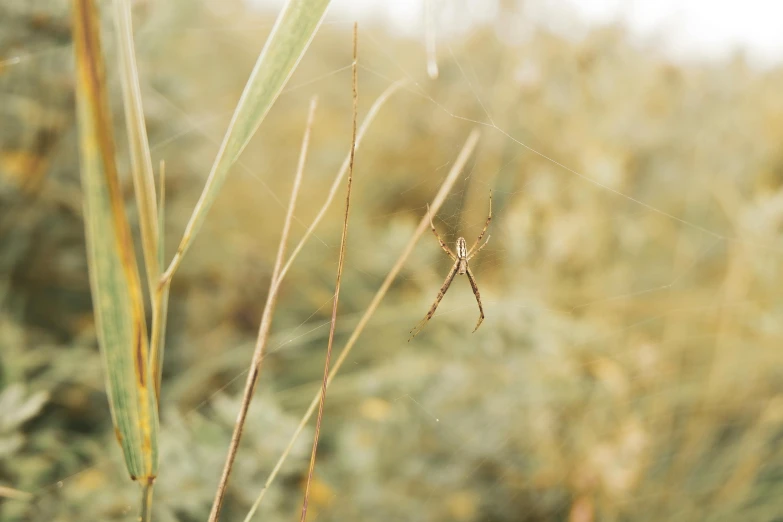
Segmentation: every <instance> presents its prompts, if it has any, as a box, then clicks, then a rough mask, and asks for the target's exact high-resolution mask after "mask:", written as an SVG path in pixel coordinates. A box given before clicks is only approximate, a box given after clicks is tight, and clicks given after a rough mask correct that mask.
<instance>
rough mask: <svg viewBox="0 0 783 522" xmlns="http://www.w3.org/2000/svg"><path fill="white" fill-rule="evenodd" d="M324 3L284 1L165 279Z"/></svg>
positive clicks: (293, 61) (306, 39) (319, 16)
mask: <svg viewBox="0 0 783 522" xmlns="http://www.w3.org/2000/svg"><path fill="white" fill-rule="evenodd" d="M328 6H329V0H288V1H287V2H286V4H285V6H284V7H283V10H282V11H281V12H280V15H279V16H278V17H277V21H276V22H275V26H274V27H273V28H272V32H271V33H270V35H269V38H267V41H266V44H265V45H264V48H263V50H262V51H261V54H260V55H259V57H258V60H257V61H256V64H255V66H254V67H253V72H251V73H250V78H249V79H248V81H247V84H246V85H245V90H244V92H243V93H242V96H241V98H240V99H239V103H238V104H237V107H236V109H235V110H234V115H233V117H232V118H231V123H230V124H229V126H228V130H227V131H226V134H225V136H224V137H223V143H222V144H221V146H220V150H219V151H218V154H217V156H216V158H215V162H214V163H213V165H212V169H211V171H210V173H209V178H208V179H207V183H206V185H205V186H204V190H203V191H202V193H201V197H200V198H199V200H198V203H197V204H196V208H195V209H194V210H193V215H192V216H191V217H190V221H189V222H188V225H187V227H186V228H185V233H184V234H183V236H182V240H181V241H180V244H179V247H178V248H177V252H176V254H175V255H174V259H173V260H172V261H171V264H170V265H169V267H168V269H167V270H166V273H165V274H164V275H163V278H164V280H166V279H170V278H171V276H172V275H173V274H174V272H175V271H176V269H177V267H178V266H179V263H180V262H181V261H182V256H183V255H184V254H185V252H186V251H187V249H188V248H189V247H190V243H191V242H192V240H193V237H194V236H195V235H196V234H197V233H198V231H199V229H200V228H201V225H202V224H203V222H204V219H205V218H206V214H207V211H208V210H209V208H210V207H211V206H212V203H213V202H214V201H215V198H216V197H217V194H218V192H219V191H220V188H221V187H222V185H223V182H224V181H225V179H226V176H227V174H228V171H229V169H230V168H231V166H232V165H233V164H234V162H235V161H236V160H237V158H239V155H240V154H241V153H242V151H243V150H244V148H245V147H246V146H247V144H248V142H249V141H250V138H252V137H253V134H254V133H255V131H256V129H258V126H259V125H260V124H261V122H262V121H263V119H264V117H265V116H266V114H267V112H269V109H270V108H271V107H272V104H273V103H274V102H275V100H276V99H277V97H278V95H279V94H280V92H281V91H282V90H283V87H284V86H285V84H286V82H288V79H289V78H290V77H291V74H293V72H294V69H295V68H296V66H297V64H298V63H299V60H300V59H301V58H302V56H303V55H304V52H305V50H307V47H308V46H309V45H310V42H311V41H312V39H313V36H314V35H315V32H316V30H317V29H318V26H319V25H320V24H321V21H322V20H323V17H324V14H325V13H326V8H327V7H328Z"/></svg>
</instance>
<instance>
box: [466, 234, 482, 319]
mask: <svg viewBox="0 0 783 522" xmlns="http://www.w3.org/2000/svg"><path fill="white" fill-rule="evenodd" d="M484 244H485V245H486V243H484ZM466 274H467V276H468V281H470V287H471V288H472V289H473V295H475V296H476V302H477V303H478V307H479V313H480V314H481V315H479V320H478V322H477V323H476V327H475V328H474V329H473V331H474V332H475V331H476V330H478V327H479V326H481V321H483V320H484V307H482V306H481V294H480V293H479V289H478V285H477V284H476V279H475V278H474V277H473V272H471V271H470V268H468V270H467V272H466Z"/></svg>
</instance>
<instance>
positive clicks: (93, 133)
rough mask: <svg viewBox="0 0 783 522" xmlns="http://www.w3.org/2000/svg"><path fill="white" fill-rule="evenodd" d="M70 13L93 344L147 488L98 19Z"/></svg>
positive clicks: (138, 332)
mask: <svg viewBox="0 0 783 522" xmlns="http://www.w3.org/2000/svg"><path fill="white" fill-rule="evenodd" d="M72 14H73V20H72V23H73V41H74V54H75V59H76V101H77V117H78V127H79V146H80V158H81V166H80V168H81V177H82V187H83V192H84V221H85V230H86V236H87V254H88V268H89V274H90V287H91V290H92V298H93V306H94V308H95V321H96V327H97V333H98V341H99V344H100V347H101V353H102V356H103V359H104V366H105V371H106V378H107V393H108V395H109V403H110V407H111V412H112V419H113V421H114V426H115V432H116V434H117V439H118V441H119V443H120V445H121V446H122V450H123V454H124V457H125V463H126V466H127V468H128V472H129V473H130V475H131V478H132V479H134V480H138V481H139V482H140V483H142V484H143V485H149V484H151V483H152V481H153V480H154V478H155V474H156V472H157V431H158V418H157V407H156V402H155V396H154V394H153V393H151V386H150V385H151V380H150V375H149V367H148V364H147V359H148V353H147V352H148V346H147V331H146V323H145V318H144V303H143V292H142V289H141V283H140V278H139V272H138V267H137V265H136V259H135V255H134V250H133V240H132V237H131V232H130V227H129V225H128V221H127V217H126V215H125V208H124V204H123V198H122V190H121V187H120V182H119V177H118V175H117V168H116V164H115V158H114V137H113V132H112V122H111V115H110V112H109V104H108V98H107V92H106V81H105V74H104V62H103V55H102V52H101V42H100V33H99V17H98V13H97V10H96V7H95V5H94V3H93V1H92V0H76V1H74V3H73V12H72Z"/></svg>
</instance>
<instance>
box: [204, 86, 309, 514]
mask: <svg viewBox="0 0 783 522" xmlns="http://www.w3.org/2000/svg"><path fill="white" fill-rule="evenodd" d="M316 106H317V103H316V98H313V99H312V100H311V101H310V111H309V114H308V116H307V125H306V126H305V132H304V137H303V138H302V148H301V151H300V154H299V162H298V165H297V169H296V175H295V177H294V184H293V187H292V188H291V198H290V200H289V202H288V210H287V212H286V216H285V222H284V224H283V231H282V233H281V235H280V244H279V245H278V247H277V257H276V258H275V266H274V269H273V270H272V277H271V279H270V283H269V293H268V294H267V297H266V304H265V306H264V312H263V314H262V316H261V325H260V326H259V329H258V337H257V339H256V346H255V350H254V351H253V359H252V361H251V362H250V371H249V372H248V375H247V381H246V382H245V391H244V393H243V394H242V404H241V406H240V408H239V413H238V414H237V420H236V423H235V424H234V432H233V433H232V435H231V443H230V444H229V447H228V455H227V456H226V463H225V465H224V466H223V473H222V475H221V476H220V482H219V483H218V488H217V491H216V493H215V500H214V502H213V503H212V510H211V512H210V514H209V520H210V521H216V520H218V518H219V516H220V508H221V507H222V505H223V499H224V498H225V494H226V487H227V486H228V478H229V475H230V474H231V469H232V467H233V466H234V460H236V455H237V451H238V449H239V442H240V440H241V438H242V430H243V429H244V427H245V419H246V418H247V412H248V409H249V408H250V402H251V401H252V400H253V392H254V391H255V389H256V384H257V383H258V375H259V374H260V373H261V363H262V362H263V360H264V355H265V354H266V345H267V341H268V340H269V331H270V330H271V327H272V316H273V315H274V310H275V304H276V302H277V293H278V289H279V288H280V285H278V284H277V281H278V280H279V279H280V270H281V267H282V266H283V256H284V255H285V248H286V244H287V243H288V233H289V232H290V230H291V223H292V221H293V217H294V208H295V207H296V198H297V196H298V195H299V187H300V186H301V182H302V174H303V172H304V166H305V162H306V159H307V150H308V148H309V144H310V132H311V130H312V128H313V120H314V118H315V109H316Z"/></svg>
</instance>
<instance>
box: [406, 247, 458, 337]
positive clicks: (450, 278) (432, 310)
mask: <svg viewBox="0 0 783 522" xmlns="http://www.w3.org/2000/svg"><path fill="white" fill-rule="evenodd" d="M458 268H459V262H456V263H454V266H452V267H451V270H450V271H449V275H447V276H446V280H445V281H444V282H443V286H441V287H440V290H439V291H438V297H436V298H435V302H434V303H432V307H431V308H430V311H429V312H427V315H425V316H424V319H422V320H421V321H419V324H417V325H416V326H415V327H414V328H413V329H412V330H411V336H410V337H409V338H408V342H410V341H411V339H413V338H414V337H416V335H418V333H419V332H421V330H422V328H424V326H425V325H426V324H427V322H429V320H430V319H431V318H432V316H433V315H434V314H435V310H436V309H437V308H438V305H439V304H440V301H441V300H442V299H443V296H444V295H446V292H447V291H448V289H449V286H451V282H452V281H454V276H455V275H457V269H458Z"/></svg>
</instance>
